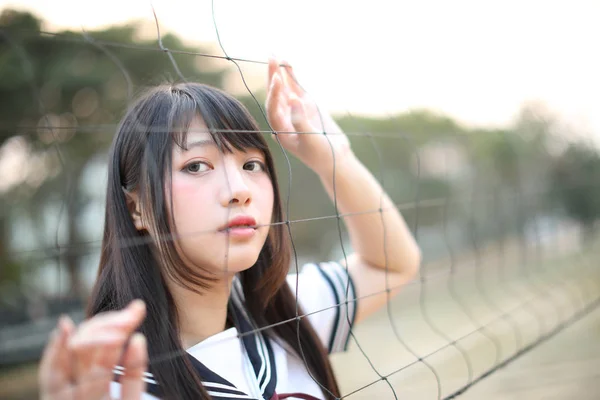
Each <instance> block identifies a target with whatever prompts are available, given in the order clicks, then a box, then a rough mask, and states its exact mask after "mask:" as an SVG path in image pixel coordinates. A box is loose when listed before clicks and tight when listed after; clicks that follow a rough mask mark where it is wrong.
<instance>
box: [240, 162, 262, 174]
mask: <svg viewBox="0 0 600 400" xmlns="http://www.w3.org/2000/svg"><path fill="white" fill-rule="evenodd" d="M244 169H245V170H246V171H251V172H260V171H265V170H266V168H265V164H263V163H262V162H260V161H249V162H247V163H246V164H244Z"/></svg>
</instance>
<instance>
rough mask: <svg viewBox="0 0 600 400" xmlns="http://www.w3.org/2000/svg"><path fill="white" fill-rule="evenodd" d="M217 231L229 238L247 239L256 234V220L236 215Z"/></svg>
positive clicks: (247, 216)
mask: <svg viewBox="0 0 600 400" xmlns="http://www.w3.org/2000/svg"><path fill="white" fill-rule="evenodd" d="M219 231H220V232H223V233H225V234H227V235H228V236H229V237H230V238H236V239H248V238H251V237H252V236H254V234H255V233H256V219H254V218H253V217H251V216H249V215H238V216H236V217H233V218H232V219H230V220H229V222H228V223H227V225H225V226H224V227H222V228H221V229H219Z"/></svg>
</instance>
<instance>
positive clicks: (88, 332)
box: [69, 300, 146, 348]
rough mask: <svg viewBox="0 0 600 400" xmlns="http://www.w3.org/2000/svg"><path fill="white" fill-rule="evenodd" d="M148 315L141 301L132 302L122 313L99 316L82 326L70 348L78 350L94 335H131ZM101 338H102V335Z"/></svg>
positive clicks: (111, 312) (112, 312)
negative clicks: (109, 333) (81, 344)
mask: <svg viewBox="0 0 600 400" xmlns="http://www.w3.org/2000/svg"><path fill="white" fill-rule="evenodd" d="M145 315H146V306H145V304H144V302H142V301H141V300H134V301H132V302H131V303H130V304H129V305H128V306H127V307H126V308H124V309H123V310H120V311H110V312H106V313H103V314H98V315H96V316H94V317H92V318H91V319H89V320H87V321H86V322H84V323H83V324H81V325H80V327H79V329H78V330H77V332H76V333H75V335H74V337H73V339H72V340H71V342H70V343H69V344H70V346H72V347H73V348H76V347H77V346H78V345H79V343H80V342H86V341H88V340H89V339H90V338H93V337H94V334H100V333H107V334H108V332H110V331H112V332H114V333H117V332H122V333H124V334H126V335H130V334H131V333H133V331H134V330H135V329H136V328H137V327H138V326H139V324H140V323H141V322H142V320H143V319H144V317H145ZM99 338H102V336H101V335H100V336H99Z"/></svg>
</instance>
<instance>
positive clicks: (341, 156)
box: [312, 148, 359, 184]
mask: <svg viewBox="0 0 600 400" xmlns="http://www.w3.org/2000/svg"><path fill="white" fill-rule="evenodd" d="M357 162H359V161H358V159H357V158H356V156H355V155H354V152H352V150H351V149H350V148H348V149H346V150H345V151H343V152H336V153H335V157H331V158H330V159H329V160H328V162H326V163H323V165H315V166H314V167H313V168H312V170H313V171H314V172H315V173H316V174H317V175H318V176H319V178H320V179H321V181H322V182H323V183H324V184H331V182H332V181H333V174H334V172H335V175H336V177H339V176H340V175H343V174H344V171H346V170H348V168H352V167H353V166H354V165H355V164H356V163H357Z"/></svg>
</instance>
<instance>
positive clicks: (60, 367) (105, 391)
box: [39, 300, 148, 400]
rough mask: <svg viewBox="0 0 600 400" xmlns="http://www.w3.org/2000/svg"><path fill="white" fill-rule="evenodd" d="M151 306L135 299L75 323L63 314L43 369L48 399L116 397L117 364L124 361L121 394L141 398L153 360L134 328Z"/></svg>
mask: <svg viewBox="0 0 600 400" xmlns="http://www.w3.org/2000/svg"><path fill="white" fill-rule="evenodd" d="M145 315H146V307H145V305H144V303H143V302H142V301H140V300H134V301H133V302H131V303H130V304H129V305H128V306H127V307H126V308H124V309H123V310H120V311H110V312H106V313H102V314H98V315H96V316H94V317H92V318H90V319H89V320H87V321H85V322H83V323H81V324H80V325H79V326H78V327H75V326H74V324H73V322H72V321H71V320H70V319H69V318H68V317H62V318H61V319H60V321H59V323H58V327H57V328H56V329H55V331H54V332H53V334H52V335H51V337H50V341H49V342H48V344H47V346H46V349H45V350H44V354H43V356H42V361H41V365H40V371H39V383H40V398H41V399H43V400H79V399H86V400H94V399H110V382H111V381H112V380H113V376H114V375H113V368H114V367H115V366H116V365H117V364H120V365H122V366H123V367H124V371H125V375H123V376H122V377H121V379H120V382H121V397H120V398H121V399H123V400H132V399H136V400H137V399H140V398H141V396H142V393H143V392H144V390H145V383H144V381H143V380H142V376H143V373H144V372H146V368H147V364H148V352H147V348H146V340H145V338H144V336H143V335H142V334H140V333H134V332H135V329H136V328H137V327H138V326H139V325H140V324H141V322H142V320H143V319H144V317H145Z"/></svg>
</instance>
